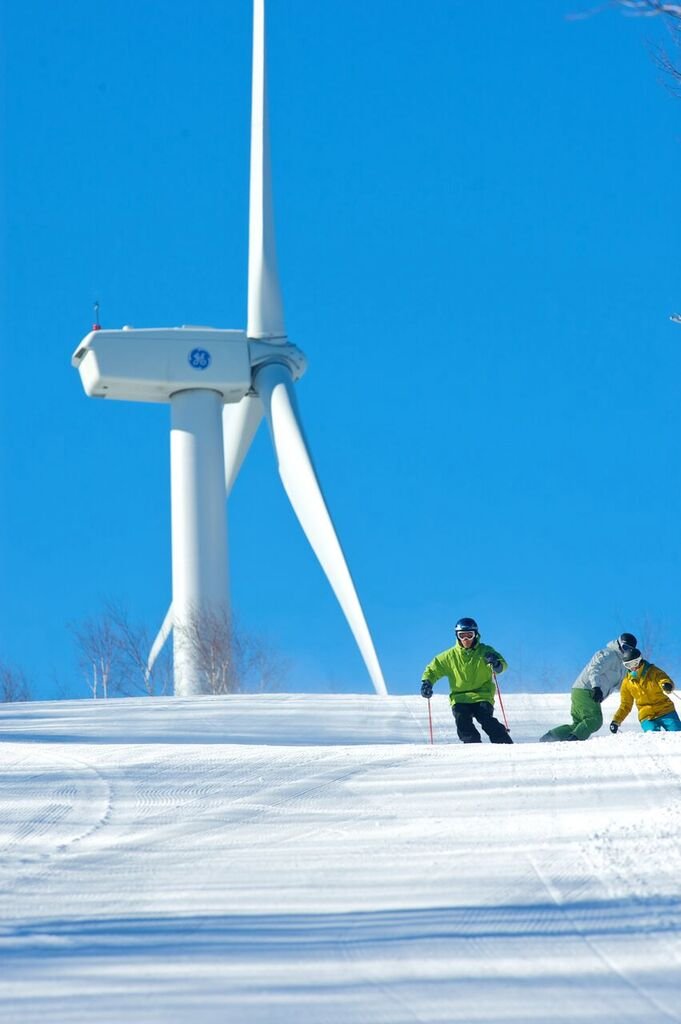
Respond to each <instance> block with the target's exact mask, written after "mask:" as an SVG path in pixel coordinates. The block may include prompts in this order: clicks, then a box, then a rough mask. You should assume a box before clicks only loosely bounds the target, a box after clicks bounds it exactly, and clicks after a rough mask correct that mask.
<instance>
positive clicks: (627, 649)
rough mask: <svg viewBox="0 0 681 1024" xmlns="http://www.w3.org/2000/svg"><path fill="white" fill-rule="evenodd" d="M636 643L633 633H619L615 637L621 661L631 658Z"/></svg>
mask: <svg viewBox="0 0 681 1024" xmlns="http://www.w3.org/2000/svg"><path fill="white" fill-rule="evenodd" d="M637 643H638V641H637V640H636V637H635V636H634V634H633V633H620V635H619V636H618V637H617V646H618V648H619V652H620V654H621V655H622V660H623V661H626V660H627V659H628V658H630V657H631V652H632V651H635V650H636V644H637Z"/></svg>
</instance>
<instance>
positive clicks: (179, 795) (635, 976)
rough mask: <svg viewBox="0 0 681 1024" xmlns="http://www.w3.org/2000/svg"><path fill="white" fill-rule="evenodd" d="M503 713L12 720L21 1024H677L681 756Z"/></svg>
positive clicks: (64, 712)
mask: <svg viewBox="0 0 681 1024" xmlns="http://www.w3.org/2000/svg"><path fill="white" fill-rule="evenodd" d="M504 703H505V706H506V712H507V714H508V716H509V721H510V725H511V730H512V735H513V736H514V738H515V740H516V743H515V745H514V746H492V745H490V744H489V743H487V742H485V743H483V744H482V745H479V746H475V747H470V746H468V747H464V746H462V745H461V744H459V743H458V741H456V736H455V732H454V722H453V719H452V717H451V714H450V712H449V705H448V703H447V700H446V698H445V697H444V696H443V695H436V697H434V698H433V701H432V708H433V719H434V726H435V739H436V742H435V744H434V745H433V746H431V745H430V743H429V742H428V740H429V737H428V715H427V704H426V702H425V701H424V700H422V699H421V698H420V697H419V696H409V697H389V698H381V697H376V696H347V695H346V696H331V695H308V694H306V695H286V694H279V695H258V696H234V697H205V698H200V699H196V700H191V701H189V700H179V699H164V700H149V699H140V700H118V701H108V702H103V701H102V702H100V701H96V702H93V701H74V702H63V703H60V702H55V703H44V704H16V705H4V706H2V708H1V709H0V735H1V739H2V742H1V743H0V757H1V759H2V785H1V788H0V846H1V849H2V857H1V858H0V1020H2V1021H3V1022H4V1021H7V1022H10V1021H11V1022H12V1024H32V1022H38V1021H40V1022H41V1024H44V1022H45V1021H48V1022H50V1024H57V1022H59V1024H62V1022H63V1024H67V1022H68V1024H76V1022H81V1021H82V1022H85V1021H87V1022H88V1024H93V1022H94V1024H99V1022H104V1021H106V1022H108V1021H112V1022H116V1024H123V1022H126V1024H147V1022H152V1021H153V1022H164V1024H166V1022H172V1024H175V1022H178V1024H179V1022H182V1024H184V1022H187V1024H210V1022H220V1024H225V1022H229V1024H255V1022H257V1024H265V1022H267V1024H350V1022H352V1024H414V1022H421V1024H434V1022H447V1024H450V1022H455V1021H457V1022H458V1021H461V1022H466V1024H474V1022H485V1024H493V1022H504V1024H506V1022H513V1024H529V1022H534V1021H537V1022H542V1024H547V1022H551V1024H560V1022H567V1021H570V1022H572V1021H574V1022H579V1024H591V1022H606V1021H607V1022H631V1024H633V1022H637V1024H658V1022H659V1024H662V1022H669V1021H681V942H680V939H679V935H680V932H679V929H680V928H681V735H674V734H661V735H653V734H643V733H642V732H641V731H640V728H639V726H638V723H637V722H636V721H635V718H634V716H633V715H632V716H630V719H628V720H627V723H626V724H625V727H624V729H623V730H622V732H621V733H620V734H619V735H617V736H611V735H610V733H609V732H608V731H607V726H606V727H605V728H604V730H603V731H601V733H600V734H599V735H598V736H597V737H595V738H593V739H591V740H589V741H588V742H586V743H563V744H546V743H541V744H540V743H537V742H536V740H537V738H538V737H539V736H540V735H541V734H542V733H543V732H544V731H545V730H546V729H547V728H548V727H550V726H551V725H556V724H559V723H560V722H563V721H565V720H566V719H567V710H568V705H569V696H568V695H567V694H559V695H556V694H552V695H537V694H532V695H508V696H505V699H504ZM616 706H617V699H616V698H611V699H610V700H609V701H608V702H607V703H606V705H605V708H604V711H605V719H606V722H608V721H609V718H610V716H611V715H612V713H613V712H614V710H615V708H616Z"/></svg>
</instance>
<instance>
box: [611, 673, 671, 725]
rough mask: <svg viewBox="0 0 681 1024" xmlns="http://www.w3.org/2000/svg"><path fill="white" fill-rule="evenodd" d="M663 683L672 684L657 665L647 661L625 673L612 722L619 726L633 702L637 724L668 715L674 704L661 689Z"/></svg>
mask: <svg viewBox="0 0 681 1024" xmlns="http://www.w3.org/2000/svg"><path fill="white" fill-rule="evenodd" d="M663 683H672V680H671V679H670V678H669V676H668V675H667V673H666V672H663V671H662V669H661V668H658V667H657V665H651V664H650V662H649V661H642V662H641V664H640V665H639V667H638V668H637V669H636V671H635V672H627V674H626V676H625V677H624V681H623V683H622V687H621V689H620V706H619V707H618V709H617V711H616V712H615V714H614V715H613V716H612V720H613V722H617V724H618V725H621V724H622V722H623V721H624V719H625V718H626V717H627V715H628V714H629V712H630V711H631V708H632V705H633V703H634V701H635V702H636V707H637V708H638V720H639V722H645V721H647V720H648V719H651V718H660V717H661V716H662V715H668V714H669V712H670V711H673V710H674V704H673V702H672V700H671V699H670V697H668V696H667V694H666V693H665V692H664V690H663V689H662V684H663ZM673 685H674V684H673V683H672V686H673Z"/></svg>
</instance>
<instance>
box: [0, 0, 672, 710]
mask: <svg viewBox="0 0 681 1024" xmlns="http://www.w3.org/2000/svg"><path fill="white" fill-rule="evenodd" d="M580 6H582V5H580V3H579V0H569V2H563V0H555V2H553V3H551V4H547V3H545V0H525V2H524V3H522V4H501V3H496V4H494V3H492V4H471V3H468V2H464V0H427V2H426V3H423V0H421V2H419V3H416V2H415V0H414V2H412V0H374V2H372V3H367V2H366V0H362V2H361V3H360V2H359V0H307V2H304V0H286V2H283V0H269V4H268V46H269V92H270V121H271V133H272V153H273V171H274V192H275V210H276V221H277V240H278V249H279V262H280V270H281V277H282V285H283V292H284V300H285V307H286V317H287V326H288V329H289V334H290V337H291V339H292V340H293V341H295V342H296V343H297V344H298V345H299V346H300V347H301V348H302V349H303V350H304V351H305V352H306V354H307V356H308V359H309V370H308V372H307V375H306V376H305V378H304V379H303V381H302V382H301V383H300V385H299V389H298V395H299V401H300V406H301V412H302V415H303V418H304V422H305V427H306V431H307V434H308V438H309V440H310V443H311V447H312V450H313V453H314V456H315V460H316V463H317V468H318V471H319V476H320V479H321V481H322V484H323V486H324V489H325V493H326V495H327V499H328V502H329V506H330V508H331V511H332V514H333V516H334V519H335V521H336V525H337V528H338V531H339V534H340V537H341V540H342V543H343V545H344V547H345V550H346V553H347V556H348V561H349V564H350V567H351V570H352V572H353V575H354V577H355V580H356V583H357V586H358V590H359V593H360V598H361V600H362V602H363V605H364V608H365V611H366V614H367V618H368V621H369V625H370V628H371V630H372V633H373V635H374V640H375V643H376V646H377V650H378V653H379V657H380V659H381V662H382V665H383V668H384V672H385V675H386V679H387V682H388V686H389V688H390V689H391V691H392V692H395V693H407V692H413V691H414V689H415V688H417V686H418V682H419V680H420V677H421V672H422V669H423V666H424V665H425V664H426V662H427V661H429V660H430V658H431V656H432V655H433V654H435V653H436V652H438V651H440V650H442V649H443V648H445V647H447V646H449V644H450V642H451V640H452V627H453V624H454V622H455V620H456V618H458V617H459V616H461V615H473V616H475V617H476V618H477V619H478V621H479V623H480V625H481V629H482V633H483V637H484V638H485V639H486V640H487V641H488V642H491V643H493V644H495V645H496V646H497V647H498V648H499V649H500V650H501V651H502V652H503V653H504V654H505V656H506V657H507V658H508V661H509V663H510V670H509V673H508V676H507V677H506V684H505V685H506V687H507V688H508V689H509V690H517V691H520V690H524V689H547V690H553V689H560V688H564V687H567V686H568V685H569V683H570V682H571V680H572V678H573V677H574V675H576V673H577V672H578V671H579V669H580V668H581V665H582V663H583V662H584V661H585V660H586V659H587V658H588V657H589V656H590V654H591V653H592V651H593V650H594V649H595V648H596V647H599V646H601V645H602V644H603V643H604V642H605V641H607V640H608V639H610V638H611V637H612V636H613V635H615V634H616V633H617V632H619V631H621V630H623V629H627V630H631V631H634V632H638V633H639V635H640V634H641V633H642V632H645V634H646V635H647V636H648V638H649V639H651V640H653V639H654V641H655V644H654V646H651V653H653V655H654V656H656V657H657V659H658V660H659V661H661V662H662V663H663V664H665V665H666V666H667V667H669V668H670V669H672V670H676V671H677V672H680V673H681V646H680V645H679V642H678V637H679V627H680V626H681V596H680V593H679V575H680V574H679V569H680V567H681V566H680V562H681V549H680V542H679V537H680V527H679V524H680V522H681V507H680V506H681V492H680V487H679V467H680V466H681V411H680V408H681V405H680V401H679V399H680V397H681V327H679V326H675V325H673V324H671V323H670V321H669V319H668V317H669V314H670V313H672V312H674V311H677V310H679V308H681V275H680V272H679V245H680V242H679V232H678V225H677V221H678V211H677V209H676V200H675V193H676V191H677V188H676V183H677V182H678V180H679V170H680V166H679V165H680V163H681V100H678V99H674V98H673V97H672V96H671V95H670V94H669V92H668V91H667V90H665V88H664V87H663V85H662V84H661V83H660V81H659V75H658V73H657V72H656V69H655V67H654V65H653V64H652V62H651V60H650V57H649V53H648V52H647V49H646V42H647V41H648V40H650V39H654V38H656V33H660V32H661V27H660V26H658V25H656V23H654V22H652V21H651V20H645V21H643V20H636V19H631V18H630V19H626V18H624V17H622V16H620V15H619V14H617V13H615V12H611V13H606V14H602V15H600V16H598V17H594V18H590V19H587V20H584V21H570V20H568V19H567V18H566V15H568V14H570V13H571V12H574V11H575V10H578V9H579V8H580ZM584 6H586V4H585V5H584ZM0 17H1V18H2V22H1V28H2V48H3V52H2V83H3V91H2V96H1V97H0V112H1V117H2V124H3V130H2V133H1V134H2V142H1V144H0V145H1V147H2V148H1V153H2V192H1V195H2V199H1V204H2V205H1V207H0V216H1V218H2V231H1V232H0V238H1V243H2V249H1V253H0V255H1V259H2V274H1V275H0V280H1V282H2V284H1V291H0V428H1V430H2V445H1V446H0V493H1V497H2V501H1V507H0V567H1V576H2V587H1V588H0V659H2V660H5V661H8V662H10V663H13V664H16V665H20V666H22V667H23V668H24V669H25V671H26V672H27V673H28V675H29V676H30V677H31V679H32V681H33V688H34V691H35V693H36V695H39V696H51V695H54V693H55V692H56V690H57V680H58V688H59V690H60V692H62V691H64V690H66V691H67V692H69V693H70V694H71V695H73V696H77V695H80V696H86V691H85V689H84V687H82V686H81V684H80V683H79V680H78V676H77V672H76V668H75V658H74V651H73V644H72V640H71V637H70V635H69V632H68V628H67V626H68V623H69V622H73V621H78V620H79V619H82V618H83V617H86V616H88V615H91V614H93V613H94V612H96V611H97V609H98V608H99V606H100V604H101V601H102V600H104V599H107V598H113V599H115V600H118V601H121V602H123V603H125V604H126V605H127V607H128V609H129V611H130V614H131V616H132V617H133V618H135V619H138V620H140V621H144V622H147V623H148V625H149V628H151V629H154V630H155V628H156V626H157V625H158V624H160V622H161V620H162V618H163V615H164V613H165V611H166V608H167V605H168V602H169V599H170V539H169V536H170V523H169V439H168V434H169V410H168V408H167V407H163V406H144V405H136V404H129V403H121V402H111V403H103V402H99V401H94V400H92V399H87V398H86V397H85V395H84V393H83V391H82V387H81V385H80V381H79V377H78V374H77V372H76V371H75V370H74V369H72V367H71V365H70V357H71V354H72V352H73V350H74V349H75V347H76V345H77V343H78V342H79V341H80V339H81V338H82V337H83V336H84V335H85V334H86V333H87V332H88V330H89V328H90V324H91V321H92V304H93V302H94V301H95V299H98V300H99V301H100V303H101V319H102V323H103V324H104V325H105V326H109V327H120V326H122V325H123V324H126V323H130V324H134V325H135V326H139V327H146V326H161V325H175V324H182V323H205V324H212V325H213V326H216V327H243V326H245V319H246V266H247V211H248V196H247V190H248V151H249V150H248V146H249V139H248V134H249V113H250V56H251V54H250V46H251V10H250V4H249V2H248V0H231V2H230V3H219V2H217V0H204V2H202V3H201V4H199V5H188V4H184V3H179V2H168V0H165V2H163V3H161V2H145V3H142V4H140V3H133V2H130V0H122V2H119V3H117V4H115V5H114V4H108V3H103V2H100V0H96V2H92V0H89V2H87V3H86V2H85V0H82V2H81V0H64V2H63V3H60V4H53V3H51V2H49V3H48V2H46V0H37V2H36V3H34V4H31V5H25V4H22V3H19V2H18V0H9V2H8V3H7V4H5V5H4V6H3V13H2V15H1V16H0ZM229 530H230V559H231V567H230V571H231V585H232V601H233V605H234V607H235V609H236V611H237V613H238V615H239V618H240V619H241V621H242V622H243V623H244V625H245V626H247V627H248V628H249V629H250V630H254V631H256V632H259V633H261V634H262V635H263V636H264V637H265V638H266V640H267V642H268V643H270V644H271V645H272V646H273V647H275V648H277V649H279V650H280V651H281V652H282V654H283V655H285V656H286V657H287V658H289V659H291V660H292V663H293V667H292V670H291V672H290V674H289V677H288V686H289V688H291V689H301V690H302V689H320V690H327V689H328V690H340V691H343V690H348V691H355V692H356V691H362V690H365V689H370V683H369V680H368V678H367V676H366V673H365V671H364V669H363V665H362V662H361V660H360V658H359V655H358V654H357V652H356V650H355V648H354V643H353V640H352V637H351V635H350V632H349V630H348V629H347V626H346V625H345V621H344V619H343V617H342V615H341V613H340V611H339V609H338V608H337V606H336V603H335V600H334V598H333V595H332V594H331V591H330V589H329V587H328V585H327V584H326V581H325V579H324V577H323V575H322V573H321V570H320V569H319V567H318V565H317V563H316V562H315V560H314V556H313V555H312V553H311V551H310V550H309V548H308V546H307V542H306V541H305V538H304V537H303V535H302V532H301V531H300V529H299V527H298V525H297V523H296V521H295V519H294V516H293V513H292V512H291V510H290V508H289V507H288V504H287V501H286V498H285V496H284V494H283V490H282V488H281V485H280V483H279V478H278V475H277V473H276V469H275V464H274V460H273V455H272V452H271V448H270V444H269V438H268V436H267V432H266V430H265V429H264V428H261V431H260V433H259V435H258V438H257V439H256V443H255V445H254V447H253V449H252V451H251V453H250V455H249V458H248V460H247V462H246V464H245V466H244V469H243V470H242V474H241V476H240V478H239V480H238V481H237V484H236V487H235V490H234V493H233V497H232V500H231V501H230V507H229Z"/></svg>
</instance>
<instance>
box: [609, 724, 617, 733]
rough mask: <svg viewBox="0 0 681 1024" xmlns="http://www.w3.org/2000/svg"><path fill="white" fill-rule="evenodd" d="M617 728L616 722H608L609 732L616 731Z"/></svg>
mask: <svg viewBox="0 0 681 1024" xmlns="http://www.w3.org/2000/svg"><path fill="white" fill-rule="evenodd" d="M618 729H619V725H618V724H617V722H611V723H610V732H617V730H618Z"/></svg>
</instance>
